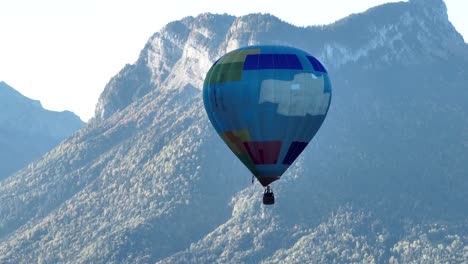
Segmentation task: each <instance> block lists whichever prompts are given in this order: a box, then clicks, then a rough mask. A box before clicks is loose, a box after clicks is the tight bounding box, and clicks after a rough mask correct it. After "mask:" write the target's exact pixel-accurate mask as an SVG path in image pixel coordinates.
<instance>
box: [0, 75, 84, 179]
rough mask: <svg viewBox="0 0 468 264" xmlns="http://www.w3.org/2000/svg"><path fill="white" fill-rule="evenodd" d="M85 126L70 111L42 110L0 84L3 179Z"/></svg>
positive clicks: (38, 104)
mask: <svg viewBox="0 0 468 264" xmlns="http://www.w3.org/2000/svg"><path fill="white" fill-rule="evenodd" d="M82 125H83V122H82V121H81V120H80V118H79V117H78V116H76V115H75V114H73V113H72V112H69V111H64V112H54V111H48V110H45V109H44V108H42V106H41V103H40V102H39V101H35V100H31V99H29V98H27V97H25V96H23V95H22V94H20V93H19V92H17V91H16V90H14V89H13V88H12V87H10V86H9V85H8V84H6V83H5V82H0V161H1V162H0V180H2V179H5V178H6V177H8V176H9V175H10V174H12V173H13V172H15V171H17V170H19V169H21V168H22V167H24V166H26V165H27V164H28V163H30V162H32V161H33V160H35V159H38V158H40V157H41V155H42V154H44V153H45V152H47V151H49V150H51V149H52V148H53V147H55V146H56V145H58V144H59V143H60V141H62V140H64V139H65V138H67V137H69V136H71V135H72V133H73V132H75V131H76V130H78V129H79V128H80V127H81V126H82Z"/></svg>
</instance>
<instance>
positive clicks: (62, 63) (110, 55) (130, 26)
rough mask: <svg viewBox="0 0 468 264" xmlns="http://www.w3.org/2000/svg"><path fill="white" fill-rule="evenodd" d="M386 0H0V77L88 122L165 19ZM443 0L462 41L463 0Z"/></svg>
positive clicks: (295, 15)
mask: <svg viewBox="0 0 468 264" xmlns="http://www.w3.org/2000/svg"><path fill="white" fill-rule="evenodd" d="M385 2H395V1H389V0H353V1H347V0H326V1H323V0H320V1H319V0H308V1H305V0H284V1H276V0H255V1H252V0H236V1H233V0H188V1H182V0H170V1H164V4H163V3H162V1H154V0H133V1H130V0H126V1H124V0H42V1H37V0H14V1H13V0H0V81H5V82H6V83H8V84H9V85H10V86H12V87H13V88H15V89H17V90H19V91H20V92H21V93H23V94H24V95H25V96H27V97H30V98H32V99H36V100H40V101H41V103H42V105H43V106H44V107H45V108H47V109H50V110H55V111H62V110H70V111H73V112H75V113H76V114H77V115H79V116H80V117H81V119H82V120H84V121H87V120H88V119H89V118H91V117H92V116H93V115H94V108H95V105H96V103H97V100H98V98H99V95H100V94H101V92H102V90H103V89H104V86H105V85H106V83H107V82H108V81H109V79H110V78H111V77H112V76H114V75H115V74H117V73H118V72H119V70H120V69H122V68H123V66H124V65H125V64H127V63H134V62H135V61H136V59H137V58H138V54H139V52H140V51H141V50H142V49H143V47H144V45H145V43H146V42H147V40H148V38H149V37H150V36H151V35H152V34H153V33H155V32H157V31H159V30H160V29H161V28H162V27H163V26H164V25H166V24H167V23H168V22H171V21H174V20H179V19H181V18H183V17H185V16H189V15H191V16H196V15H198V14H200V13H204V12H212V13H221V14H222V13H228V14H232V15H236V16H239V15H245V14H248V13H259V12H260V13H270V14H273V15H275V16H277V17H279V18H280V19H282V20H284V21H287V22H289V23H292V24H295V25H298V26H306V25H317V24H328V23H331V22H333V21H336V20H338V19H340V18H342V17H345V16H347V15H349V14H351V13H358V12H362V11H365V10H366V9H368V8H370V7H373V6H376V5H380V4H382V3H385ZM304 3H308V4H307V7H306V8H305V7H304ZM445 3H446V5H447V8H448V14H449V19H450V21H451V22H452V23H453V24H454V26H455V27H456V28H457V30H458V31H459V32H460V33H462V35H464V36H465V41H466V40H467V38H468V19H466V11H467V10H468V1H467V0H445Z"/></svg>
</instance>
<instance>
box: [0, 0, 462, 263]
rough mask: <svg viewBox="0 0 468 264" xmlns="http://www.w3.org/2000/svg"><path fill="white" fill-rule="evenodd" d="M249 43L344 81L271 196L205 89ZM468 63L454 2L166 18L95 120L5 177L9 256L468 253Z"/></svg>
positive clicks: (3, 231) (450, 258)
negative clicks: (329, 13)
mask: <svg viewBox="0 0 468 264" xmlns="http://www.w3.org/2000/svg"><path fill="white" fill-rule="evenodd" d="M250 44H282V45H290V46H296V47H298V48H301V49H304V50H307V51H309V52H310V53H311V54H313V55H315V56H316V57H318V58H319V59H320V60H321V61H322V62H323V63H324V65H325V66H326V67H327V70H328V72H329V75H330V77H331V81H332V85H333V99H332V104H331V108H330V111H329V114H328V117H327V119H326V120H325V123H324V125H323V126H322V128H321V129H320V130H319V132H318V134H317V135H316V137H315V138H314V140H313V141H312V143H311V144H309V147H308V148H307V149H306V150H305V151H304V153H303V154H302V155H301V156H300V158H299V159H298V160H297V161H296V162H295V163H294V164H293V166H291V168H290V169H289V170H288V172H287V173H286V174H285V175H283V177H282V178H281V180H279V181H277V182H275V183H274V184H273V188H274V190H275V196H276V198H277V203H276V204H275V205H274V206H264V205H262V203H261V196H262V192H263V189H262V188H261V187H260V184H258V183H255V184H253V185H252V184H250V174H249V172H248V170H247V169H246V168H245V167H244V166H243V165H242V163H241V162H239V161H238V160H237V159H236V158H235V156H234V155H233V154H232V153H231V152H230V150H229V149H228V148H227V147H226V146H225V145H224V143H223V142H222V141H221V139H220V138H219V136H218V135H216V133H215V131H214V130H213V128H212V127H211V125H210V123H209V121H208V119H207V117H206V114H205V112H204V109H203V102H202V97H201V92H200V89H201V87H202V83H203V78H204V75H205V74H206V72H207V70H208V68H209V67H210V66H211V64H212V63H213V62H214V61H215V60H216V59H218V58H219V57H220V56H221V55H222V54H224V53H226V52H227V51H230V50H232V49H235V48H238V47H240V46H245V45H250ZM467 69H468V45H467V44H466V43H465V42H464V41H463V38H462V37H461V35H460V34H458V33H457V31H456V30H455V28H454V27H453V26H452V25H451V24H450V22H449V21H448V17H447V10H446V7H445V4H444V3H443V2H442V1H441V0H429V1H422V0H419V1H416V0H411V1H409V2H400V3H391V4H385V5H382V6H378V7H375V8H372V9H369V10H367V11H366V12H364V13H361V14H355V15H352V16H349V17H346V18H344V19H342V20H339V21H337V22H335V23H333V24H331V25H327V26H310V27H296V26H294V25H291V24H288V23H286V22H284V21H281V20H280V19H278V18H276V17H274V16H271V15H267V14H250V15H246V16H242V17H234V16H230V15H213V14H208V13H206V14H201V15H199V16H197V17H186V18H184V19H182V20H180V21H174V22H172V23H169V24H168V25H167V26H165V27H164V28H163V29H162V30H161V31H160V32H157V33H155V34H154V35H153V36H152V37H151V38H150V39H149V41H148V43H147V44H146V46H145V47H144V48H143V50H142V51H141V53H140V56H139V58H138V60H137V61H136V62H135V63H134V64H132V65H127V66H126V67H125V68H124V69H122V71H121V72H120V73H119V74H118V75H117V76H114V77H113V78H112V79H111V81H110V82H109V83H108V85H107V86H106V87H105V89H104V91H103V93H102V95H101V97H100V99H99V103H98V105H97V107H96V116H95V118H94V119H93V120H91V121H90V122H89V123H88V124H86V125H85V126H84V128H82V129H81V130H79V131H78V132H77V133H75V134H74V135H73V136H72V137H70V138H68V139H66V140H65V141H64V142H62V143H61V144H60V145H59V146H58V147H57V148H55V149H54V150H52V151H50V152H48V153H47V154H46V155H45V156H44V157H43V158H42V159H40V160H38V161H36V162H35V163H34V164H33V166H34V168H35V170H34V172H31V171H26V170H24V171H20V172H18V173H16V174H15V175H13V176H12V177H9V178H8V179H7V180H5V181H3V182H1V183H0V204H1V205H2V206H1V207H0V262H2V263H31V262H32V263H36V262H37V263H44V262H47V263H48V262H52V263H63V262H74V263H226V262H227V263H259V262H265V263H304V262H305V263H425V262H435V263H464V262H468V255H467V246H466V245H467V241H468V231H467V230H468V223H467V221H466V219H468V211H467V210H466V204H468V183H467V181H466V172H467V171H468V163H466V160H467V157H468V108H467V104H466V102H467V101H468V89H467V86H466V83H467V82H468V70H467Z"/></svg>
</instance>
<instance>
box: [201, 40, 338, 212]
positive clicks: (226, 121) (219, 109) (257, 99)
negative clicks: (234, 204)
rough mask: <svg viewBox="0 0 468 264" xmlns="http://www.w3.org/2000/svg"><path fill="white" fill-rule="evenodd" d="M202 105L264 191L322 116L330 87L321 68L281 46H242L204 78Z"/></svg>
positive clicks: (267, 194) (267, 197)
mask: <svg viewBox="0 0 468 264" xmlns="http://www.w3.org/2000/svg"><path fill="white" fill-rule="evenodd" d="M203 102H204V105H205V110H206V113H207V115H208V118H209V120H210V121H211V124H212V125H213V127H214V128H215V130H216V132H217V133H218V134H219V135H220V136H221V138H222V139H223V140H224V142H225V143H226V144H227V146H228V147H229V148H230V149H231V150H232V152H233V153H234V154H235V155H236V156H237V157H238V158H239V159H240V161H242V163H243V164H244V165H245V166H246V167H247V168H248V169H249V170H250V171H251V172H252V174H253V175H254V176H255V177H256V178H257V180H258V181H259V182H260V183H261V184H262V185H263V186H264V187H265V191H264V196H263V203H264V204H273V203H274V195H273V191H272V190H271V188H270V186H269V185H270V184H271V183H272V182H274V181H276V180H278V179H279V178H280V177H281V175H283V173H284V172H285V171H286V170H287V169H288V168H289V166H291V164H293V162H294V160H296V158H297V157H298V156H299V154H301V152H302V151H303V150H304V149H305V148H306V147H307V144H308V143H309V142H310V141H311V140H312V138H313V137H314V135H315V134H316V133H317V131H318V130H319V128H320V126H321V125H322V123H323V121H324V120H325V117H326V115H327V112H328V109H329V106H330V102H331V83H330V79H329V77H328V73H327V71H326V69H325V67H324V66H323V65H322V64H321V63H320V62H319V61H318V60H317V59H316V58H315V57H314V56H312V55H310V54H308V53H307V52H305V51H303V50H300V49H297V48H293V47H287V46H276V45H275V46H273V45H270V46H263V45H261V46H260V45H259V46H247V47H243V48H240V49H237V50H234V51H231V52H229V53H227V54H225V55H224V56H222V57H221V58H220V59H218V60H217V61H216V62H215V63H214V64H213V66H211V68H210V70H209V71H208V73H207V74H206V78H205V81H204V84H203Z"/></svg>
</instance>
